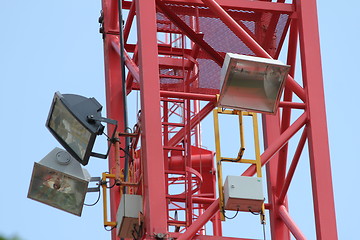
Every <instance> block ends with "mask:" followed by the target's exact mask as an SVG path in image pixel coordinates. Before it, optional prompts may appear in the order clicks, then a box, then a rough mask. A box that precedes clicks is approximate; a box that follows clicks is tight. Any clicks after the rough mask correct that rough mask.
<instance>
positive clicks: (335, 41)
mask: <svg viewBox="0 0 360 240" xmlns="http://www.w3.org/2000/svg"><path fill="white" fill-rule="evenodd" d="M359 7H360V4H359V3H358V1H355V0H350V1H343V2H341V1H334V0H331V1H327V0H319V1H318V12H319V23H320V38H321V48H322V60H323V74H324V85H325V94H326V102H327V119H328V128H329V138H330V151H331V157H332V170H333V184H334V190H335V201H336V212H337V222H338V231H339V239H350V240H352V239H354V240H355V239H357V237H356V236H357V235H358V234H357V232H358V231H357V230H358V229H357V225H358V224H357V213H356V210H357V205H356V200H357V199H358V197H359V191H357V190H358V184H359V180H358V170H359V161H358V156H357V154H356V149H357V148H358V144H359V140H358V136H359V135H360V131H359V124H358V119H359V113H358V109H357V107H358V104H357V103H358V101H359V100H358V99H359V98H358V88H359V87H360V83H359V81H358V76H357V74H356V71H357V70H358V66H357V63H358V59H357V57H358V55H359V50H358V47H357V45H358V39H359V37H360V32H359V31H360V30H359V29H358V27H357V25H356V23H357V22H358V18H357V17H358V8H359ZM100 9H101V3H100V0H99V1H84V0H76V1H70V0H63V1H45V0H38V1H20V0H12V1H5V0H2V1H0V22H1V33H0V36H1V38H0V110H1V115H0V117H1V121H2V123H3V124H4V126H3V127H2V131H1V137H0V149H1V152H2V154H1V157H0V159H1V160H0V161H1V163H2V164H1V167H0V176H1V179H2V183H3V186H2V188H1V189H2V190H1V193H0V235H1V234H4V235H5V236H13V235H18V236H20V237H21V238H22V239H24V240H42V239H52V240H63V239H77V238H79V239H110V235H109V233H108V232H106V231H105V230H104V229H103V226H102V225H103V223H102V205H101V202H100V203H99V204H98V205H96V206H95V207H85V208H84V210H83V216H82V217H81V218H79V217H76V216H73V215H71V214H68V213H65V212H62V211H59V210H57V209H54V208H51V207H48V206H46V205H44V204H40V203H38V202H35V201H32V200H29V199H27V198H26V196H27V191H28V187H29V181H30V177H31V172H32V168H33V163H34V161H39V160H40V159H42V158H43V157H44V156H45V155H46V154H47V153H48V152H49V151H51V150H52V149H53V148H54V147H56V146H59V144H58V143H57V141H56V140H55V139H54V138H53V137H52V135H51V134H50V133H49V131H48V130H47V129H46V127H45V121H46V118H47V114H48V110H49V107H50V104H51V100H52V97H53V94H54V92H55V91H60V92H62V93H77V94H80V95H84V96H89V97H90V96H93V97H95V98H96V99H97V100H98V101H99V102H100V103H102V104H103V105H104V106H105V98H104V96H105V89H104V72H103V52H102V39H101V35H100V34H99V33H98V28H99V24H98V22H97V20H98V17H99V14H100ZM132 107H133V108H134V106H132ZM210 130H211V131H212V129H210ZM303 162H304V163H301V166H302V168H301V169H302V170H300V171H301V172H300V173H297V174H305V175H306V174H308V169H307V167H306V165H307V164H306V159H305V161H303ZM87 169H88V170H89V172H90V174H91V175H93V176H100V174H101V173H102V172H104V171H107V163H106V160H99V159H93V160H91V162H90V164H89V165H88V166H87ZM297 184H298V185H295V186H296V188H295V190H294V191H295V192H298V194H299V193H302V192H306V190H304V189H303V186H302V185H301V183H297ZM300 195H301V194H300ZM95 198H96V196H93V195H91V196H89V197H88V198H87V202H89V203H91V202H92V201H93V200H95ZM302 201H309V198H308V197H304V198H303V199H295V200H290V204H291V206H290V209H291V214H292V215H293V216H294V218H295V219H299V221H300V222H303V224H302V225H300V228H301V229H302V230H303V231H304V233H305V234H306V235H308V236H309V239H314V237H313V236H314V235H313V234H314V229H313V226H311V225H309V224H307V220H306V219H307V218H309V217H311V213H308V211H306V210H304V209H302ZM303 212H304V213H303ZM229 231H231V229H230V230H229ZM259 232H260V228H259ZM260 233H261V232H260ZM256 236H257V235H256ZM259 237H261V234H260V235H259Z"/></svg>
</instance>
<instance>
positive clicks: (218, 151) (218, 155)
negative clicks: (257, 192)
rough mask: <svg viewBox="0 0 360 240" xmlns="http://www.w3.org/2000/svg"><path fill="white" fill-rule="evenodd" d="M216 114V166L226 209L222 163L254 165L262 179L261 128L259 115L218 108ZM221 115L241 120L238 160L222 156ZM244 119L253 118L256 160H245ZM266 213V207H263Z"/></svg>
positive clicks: (221, 204) (220, 192)
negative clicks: (233, 116) (232, 116)
mask: <svg viewBox="0 0 360 240" xmlns="http://www.w3.org/2000/svg"><path fill="white" fill-rule="evenodd" d="M213 114H214V130H215V148H216V165H217V178H218V189H219V199H220V209H221V210H223V207H224V191H223V177H222V162H233V163H247V164H254V165H255V166H256V176H257V177H262V173H261V160H260V143H259V128H258V119H257V114H256V113H252V112H246V111H239V110H223V109H222V108H217V109H214V110H213ZM219 114H229V115H235V116H238V118H239V131H240V133H239V135H240V148H239V152H238V155H237V157H236V158H229V157H223V156H222V155H221V144H220V126H219ZM244 117H252V125H253V137H254V147H255V159H244V158H243V155H244V151H245V137H244V122H243V118H244ZM263 212H264V205H263ZM261 218H262V219H261V221H262V222H263V221H264V219H263V214H261ZM221 220H222V221H225V216H224V214H221Z"/></svg>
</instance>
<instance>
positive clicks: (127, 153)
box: [120, 147, 134, 161]
mask: <svg viewBox="0 0 360 240" xmlns="http://www.w3.org/2000/svg"><path fill="white" fill-rule="evenodd" d="M120 150H121V151H123V152H124V153H125V155H127V156H128V157H130V160H131V161H134V159H133V157H132V156H131V155H130V153H129V152H128V151H126V150H125V149H123V148H122V147H120Z"/></svg>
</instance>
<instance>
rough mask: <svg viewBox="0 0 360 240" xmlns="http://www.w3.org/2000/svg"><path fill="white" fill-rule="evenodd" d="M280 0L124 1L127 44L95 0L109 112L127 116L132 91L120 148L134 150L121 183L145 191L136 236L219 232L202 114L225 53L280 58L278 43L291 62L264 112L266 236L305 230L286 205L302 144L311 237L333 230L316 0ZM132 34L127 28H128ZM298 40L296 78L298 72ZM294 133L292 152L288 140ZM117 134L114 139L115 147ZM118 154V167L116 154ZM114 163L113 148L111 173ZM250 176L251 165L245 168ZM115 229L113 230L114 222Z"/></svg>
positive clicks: (215, 89)
mask: <svg viewBox="0 0 360 240" xmlns="http://www.w3.org/2000/svg"><path fill="white" fill-rule="evenodd" d="M284 2H285V1H282V0H278V1H277V2H271V1H250V0H216V1H215V0H133V1H122V8H123V11H124V12H126V13H127V18H126V19H125V21H124V28H123V29H124V30H123V36H124V37H123V39H124V42H125V44H124V46H121V47H120V40H119V15H118V9H119V6H118V3H117V1H113V0H111V1H110V0H102V9H103V13H102V15H103V18H102V19H101V23H102V33H103V39H104V54H105V78H106V96H107V113H108V117H109V118H112V119H116V120H117V121H118V122H119V123H121V124H124V122H125V121H124V111H125V109H124V107H123V95H124V94H129V93H131V92H132V91H139V93H140V103H141V113H139V118H138V123H137V127H138V128H137V129H138V132H137V134H134V135H136V137H134V139H135V140H133V141H131V145H130V149H129V151H128V154H130V155H131V156H132V157H131V158H130V162H129V166H128V168H129V179H128V181H134V182H138V181H140V186H139V187H137V188H128V191H130V192H129V193H131V194H139V195H142V197H143V207H144V208H143V217H142V221H143V227H144V229H143V231H142V233H141V236H138V238H139V239H171V238H175V239H176V238H177V239H179V240H181V239H219V237H220V236H222V222H221V220H220V211H219V210H220V209H219V200H218V199H217V193H216V177H215V171H216V170H215V166H214V152H212V151H210V150H207V149H204V148H202V147H201V141H202V139H201V134H200V131H199V128H200V127H199V123H200V122H201V121H202V120H203V119H204V118H205V117H206V116H208V115H209V113H211V112H212V110H213V109H214V108H215V106H216V101H217V97H216V94H218V93H219V87H220V84H219V81H220V69H221V66H222V63H223V61H224V56H225V53H226V52H231V53H239V54H244V55H252V56H258V57H263V58H273V59H277V58H278V57H279V55H280V51H281V52H282V53H286V54H287V64H288V65H290V66H291V70H290V73H289V75H288V77H287V79H286V85H285V90H284V93H283V95H282V99H281V102H280V104H279V106H280V110H279V111H278V113H277V114H276V115H263V116H262V119H263V132H264V144H265V146H264V149H265V150H264V152H263V153H262V155H261V162H262V165H263V166H264V168H266V173H267V174H266V175H267V188H268V197H267V199H268V201H267V203H266V204H265V206H266V211H267V212H268V213H269V215H270V219H269V222H270V226H271V236H272V239H279V240H280V239H281V240H283V239H284V240H286V239H290V236H291V235H293V236H294V237H295V238H296V239H306V237H305V236H304V234H303V233H302V231H301V229H299V228H298V227H297V223H296V222H295V221H294V220H293V219H292V218H291V215H290V214H289V209H291V208H296V207H299V206H291V205H289V204H288V203H287V192H288V189H289V186H290V184H291V181H292V178H293V175H294V172H295V170H296V168H297V163H298V161H299V158H300V155H301V154H303V155H305V154H306V153H307V154H308V156H309V160H310V171H311V179H310V181H311V185H312V193H313V194H312V195H313V196H312V198H313V209H314V216H315V220H314V224H315V227H316V236H317V239H323V240H331V239H337V230H336V218H335V210H334V200H333V199H334V198H333V190H332V178H331V169H330V155H329V145H328V134H327V126H326V114H325V102H324V90H323V79H322V72H321V58H320V45H319V31H318V20H317V9H316V1H315V0H302V1H300V0H294V1H293V3H284ZM130 32H131V33H133V34H134V36H132V37H130ZM286 36H288V38H287V39H288V41H287V42H286V44H284V42H285V39H286ZM298 43H299V44H298ZM122 47H123V50H124V52H123V54H122V51H121V49H122ZM297 49H299V52H300V57H301V58H300V59H301V69H302V76H301V77H295V76H294V74H295V68H296V61H295V60H296V58H297V56H296V54H297ZM121 55H123V56H124V61H125V65H126V68H127V71H126V81H122V71H123V70H122V68H121V61H120V56H121ZM294 79H296V80H294ZM200 101H201V102H202V103H204V104H199V102H200ZM295 111H296V113H299V112H300V113H301V114H294V112H295ZM125 127H126V126H124V125H123V126H119V129H121V131H122V130H124V129H125ZM203 130H204V129H203ZM205 130H206V131H213V129H205ZM298 132H300V133H301V137H300V139H299V140H298V141H297V146H296V148H295V149H296V150H295V152H294V153H293V154H290V151H288V148H289V147H288V142H289V140H290V139H292V138H293V136H294V135H295V134H296V133H298ZM138 140H141V141H138ZM305 143H307V144H308V150H306V151H305V150H304V146H305ZM124 144H125V140H124V139H121V147H122V148H123V149H125V148H126V146H125V145H124ZM121 164H122V167H123V165H124V162H121ZM287 165H289V168H288V169H287V168H286V166H287ZM116 167H117V166H116V159H115V157H114V154H111V155H110V158H109V169H110V172H113V171H114V169H115V168H116ZM125 169H126V168H125ZM254 174H255V168H254V167H249V168H248V169H247V170H245V171H244V172H243V173H242V175H244V176H253V175H254ZM175 185H176V186H178V187H180V188H182V189H184V191H183V192H180V193H177V194H174V193H173V192H172V190H171V189H173V187H174V186H175ZM120 198H121V194H120V190H119V187H115V188H113V189H112V190H111V198H110V203H111V219H112V221H116V211H117V207H118V204H119V202H120ZM180 213H183V216H184V217H181V216H180ZM235 221H236V220H235ZM208 222H211V223H212V224H211V226H212V228H211V232H212V234H209V235H206V231H205V230H204V229H205V227H204V226H205V224H207V223H208ZM243 231H246V229H245V230H243ZM238 236H240V237H241V232H238V233H237V236H236V237H235V236H234V237H222V238H221V239H229V240H230V239H242V238H238ZM112 238H113V239H114V240H115V239H117V236H116V234H115V230H114V231H113V235H112Z"/></svg>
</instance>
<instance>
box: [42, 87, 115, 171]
mask: <svg viewBox="0 0 360 240" xmlns="http://www.w3.org/2000/svg"><path fill="white" fill-rule="evenodd" d="M101 110H102V106H101V104H100V103H99V102H98V101H97V100H96V99H95V98H86V97H83V96H79V95H75V94H61V93H59V92H56V93H55V95H54V98H53V102H52V105H51V108H50V112H49V116H48V119H47V121H46V126H47V127H48V129H49V130H50V132H51V133H52V134H53V135H54V136H55V138H56V139H57V140H58V141H59V142H60V144H61V145H62V146H63V147H64V148H65V149H66V150H67V151H68V152H69V153H70V154H71V155H72V156H73V157H74V158H75V159H76V160H77V161H79V162H80V163H81V164H82V165H86V164H88V162H89V158H90V156H95V157H100V158H106V157H107V154H106V155H103V154H98V153H93V152H92V149H93V146H94V143H95V139H96V136H97V135H101V134H102V133H103V130H104V126H103V125H102V124H101V122H107V123H110V124H114V125H117V122H116V121H115V120H111V119H107V118H102V117H101ZM115 129H116V128H115ZM114 133H115V130H114ZM108 152H109V151H108Z"/></svg>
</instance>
